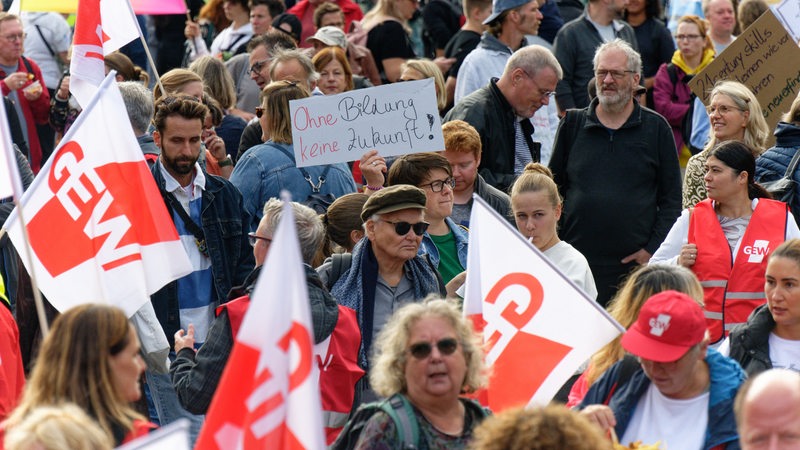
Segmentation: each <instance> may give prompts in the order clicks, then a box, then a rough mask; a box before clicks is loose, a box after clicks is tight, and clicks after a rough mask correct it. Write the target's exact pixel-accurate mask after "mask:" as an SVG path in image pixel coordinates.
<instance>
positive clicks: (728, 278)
mask: <svg viewBox="0 0 800 450" xmlns="http://www.w3.org/2000/svg"><path fill="white" fill-rule="evenodd" d="M731 113H732V114H735V112H731ZM755 169H756V162H755V158H754V157H753V150H752V149H751V148H750V147H749V146H747V144H744V143H742V142H739V141H727V142H723V143H722V144H720V145H718V146H717V147H716V148H714V149H713V150H711V151H710V152H709V153H708V156H707V158H706V160H705V170H706V175H705V177H704V178H703V180H704V182H705V185H706V187H707V189H708V197H709V198H708V199H707V200H703V201H702V202H700V203H698V204H697V205H696V206H695V207H694V208H690V209H686V210H684V211H683V213H682V214H681V216H680V217H679V218H678V220H677V221H676V222H675V224H674V225H673V226H672V229H671V230H670V231H669V234H667V237H666V239H665V240H664V242H663V243H662V244H661V246H660V247H659V248H658V250H656V253H655V254H654V255H653V257H652V258H651V259H650V264H654V263H658V262H662V263H669V264H679V265H682V266H684V267H688V268H690V269H692V271H693V272H694V273H695V275H697V278H698V279H699V280H700V283H701V284H702V285H703V290H704V298H705V315H706V322H707V324H708V330H709V332H710V337H711V340H710V341H709V342H710V343H712V344H713V343H718V342H720V341H721V340H722V338H723V337H725V336H727V335H728V333H729V332H730V329H731V328H732V327H733V326H734V325H737V324H739V323H743V322H745V320H747V317H748V316H749V315H750V313H751V312H753V310H754V309H755V308H756V307H757V306H759V305H761V304H763V303H764V301H765V298H764V272H765V270H766V267H767V257H768V256H769V254H770V252H772V251H774V250H775V248H776V247H777V246H778V245H779V244H780V243H782V242H783V241H784V240H786V239H791V238H797V237H800V230H798V228H797V223H795V221H794V217H793V216H792V214H791V213H790V212H789V210H788V208H787V206H786V204H785V203H783V202H779V201H775V200H770V196H769V193H768V192H767V191H766V190H764V188H763V187H761V186H759V185H758V184H756V182H755V181H753V174H754V173H755Z"/></svg>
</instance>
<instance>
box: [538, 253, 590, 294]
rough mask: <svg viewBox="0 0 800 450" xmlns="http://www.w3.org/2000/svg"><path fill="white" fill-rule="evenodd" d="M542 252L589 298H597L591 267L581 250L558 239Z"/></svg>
mask: <svg viewBox="0 0 800 450" xmlns="http://www.w3.org/2000/svg"><path fill="white" fill-rule="evenodd" d="M543 253H544V255H545V256H547V257H548V258H550V261H552V262H553V264H555V265H556V266H557V267H558V269H559V270H560V271H561V272H563V273H564V275H566V276H567V278H569V279H570V280H572V282H573V283H575V284H577V285H578V287H580V288H581V289H583V290H584V291H586V293H587V294H589V298H591V299H597V287H596V286H595V284H594V276H592V269H590V268H589V262H588V261H586V257H584V256H583V254H582V253H581V252H579V251H578V250H577V249H575V247H573V246H571V245H570V244H568V243H567V242H564V241H559V242H557V243H556V245H554V246H552V247H550V248H548V249H547V250H545V251H544V252H543Z"/></svg>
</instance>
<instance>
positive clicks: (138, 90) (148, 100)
mask: <svg viewBox="0 0 800 450" xmlns="http://www.w3.org/2000/svg"><path fill="white" fill-rule="evenodd" d="M117 84H118V86H119V92H120V93H121V94H122V101H124V102H125V110H126V111H127V112H128V120H130V122H131V126H132V127H133V131H134V132H135V133H136V134H137V136H136V137H139V135H141V134H144V133H146V132H147V129H148V128H149V127H150V122H151V121H152V120H153V114H154V113H155V108H154V106H153V94H152V93H151V92H150V91H149V90H148V89H147V88H146V87H145V86H144V85H143V84H142V83H140V82H138V81H121V82H119V83H117Z"/></svg>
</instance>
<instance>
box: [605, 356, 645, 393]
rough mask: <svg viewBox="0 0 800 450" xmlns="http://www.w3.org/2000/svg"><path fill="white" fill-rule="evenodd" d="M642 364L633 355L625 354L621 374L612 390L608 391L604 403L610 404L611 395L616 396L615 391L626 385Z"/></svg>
mask: <svg viewBox="0 0 800 450" xmlns="http://www.w3.org/2000/svg"><path fill="white" fill-rule="evenodd" d="M641 367H642V366H641V365H640V364H639V361H638V360H637V359H636V357H635V356H633V355H625V357H624V358H622V361H620V367H619V376H618V377H617V382H616V383H614V385H613V386H612V387H611V390H610V391H609V392H608V396H607V397H606V399H605V401H604V402H603V404H604V405H608V404H609V403H610V402H611V397H613V396H614V392H616V391H617V388H618V387H621V386H624V385H625V384H626V383H627V382H628V381H630V379H631V377H632V376H633V374H634V373H636V371H637V370H639V368H641Z"/></svg>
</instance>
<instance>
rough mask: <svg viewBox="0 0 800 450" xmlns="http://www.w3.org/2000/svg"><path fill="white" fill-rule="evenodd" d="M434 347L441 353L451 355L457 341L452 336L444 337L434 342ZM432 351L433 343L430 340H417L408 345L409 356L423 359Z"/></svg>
mask: <svg viewBox="0 0 800 450" xmlns="http://www.w3.org/2000/svg"><path fill="white" fill-rule="evenodd" d="M436 348H438V349H439V353H441V354H442V355H445V356H446V355H452V354H453V353H455V351H456V349H457V348H458V341H457V340H455V339H453V338H444V339H442V340H441V341H439V342H437V343H436ZM432 351H433V345H431V343H430V342H417V343H416V344H411V346H410V347H408V352H409V353H411V356H413V357H414V358H417V359H425V358H427V357H428V356H430V354H431V352H432Z"/></svg>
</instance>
